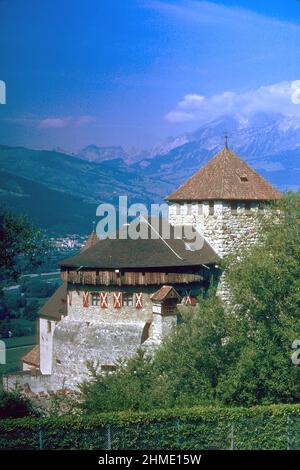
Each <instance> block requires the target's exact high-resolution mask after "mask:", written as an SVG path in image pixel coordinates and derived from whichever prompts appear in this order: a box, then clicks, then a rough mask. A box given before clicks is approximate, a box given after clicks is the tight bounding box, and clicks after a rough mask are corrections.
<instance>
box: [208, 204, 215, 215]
mask: <svg viewBox="0 0 300 470" xmlns="http://www.w3.org/2000/svg"><path fill="white" fill-rule="evenodd" d="M208 204H209V215H214V213H215V204H214V201H209V203H208Z"/></svg>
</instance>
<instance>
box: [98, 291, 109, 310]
mask: <svg viewBox="0 0 300 470" xmlns="http://www.w3.org/2000/svg"><path fill="white" fill-rule="evenodd" d="M100 306H101V308H107V307H108V292H100Z"/></svg>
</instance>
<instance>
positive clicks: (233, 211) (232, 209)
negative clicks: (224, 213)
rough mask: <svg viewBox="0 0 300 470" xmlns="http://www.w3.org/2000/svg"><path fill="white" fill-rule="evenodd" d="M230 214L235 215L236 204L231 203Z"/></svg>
mask: <svg viewBox="0 0 300 470" xmlns="http://www.w3.org/2000/svg"><path fill="white" fill-rule="evenodd" d="M231 214H232V215H237V202H236V201H231Z"/></svg>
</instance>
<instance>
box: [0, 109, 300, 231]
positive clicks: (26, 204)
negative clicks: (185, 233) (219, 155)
mask: <svg viewBox="0 0 300 470" xmlns="http://www.w3.org/2000/svg"><path fill="white" fill-rule="evenodd" d="M225 130H226V131H227V132H228V135H229V146H230V148H232V150H234V151H235V152H236V153H237V154H239V155H240V156H241V157H242V158H243V159H245V160H246V162H247V163H249V164H250V165H251V166H252V167H254V168H255V169H256V170H257V171H259V173H260V174H261V175H262V176H264V177H265V178H266V179H267V180H268V181H270V182H271V183H272V184H274V185H275V186H276V187H277V188H278V189H280V190H281V191H285V190H287V189H292V190H298V189H299V186H300V121H299V120H297V119H295V118H291V117H286V116H283V115H280V114H276V115H274V114H272V115H267V114H255V115H253V116H252V117H251V118H247V119H245V118H242V117H237V116H224V117H223V118H220V119H218V120H215V121H213V122H210V123H208V124H205V125H203V126H201V127H200V128H198V129H197V130H196V131H195V132H192V133H186V134H183V135H180V136H177V137H175V138H172V137H170V138H168V139H167V140H166V141H165V142H162V143H160V144H159V145H157V146H156V147H155V148H153V149H150V150H143V151H140V152H139V151H137V150H135V149H129V150H128V149H124V148H122V147H120V146H110V147H99V146H96V145H89V146H87V147H85V148H84V149H82V150H79V151H78V152H76V153H75V154H69V153H67V152H64V151H62V150H32V149H28V148H24V147H8V146H4V145H0V202H2V203H4V204H5V205H7V206H8V207H10V208H12V209H13V210H15V211H18V212H22V213H23V212H24V213H27V214H28V215H29V217H30V218H31V219H32V220H33V221H34V222H35V223H36V224H38V225H39V226H40V227H41V228H43V229H46V230H48V231H50V232H51V233H57V234H60V235H61V234H65V233H74V232H76V233H86V232H88V231H89V230H90V227H91V221H92V220H93V218H95V210H96V207H97V205H98V204H100V203H101V202H110V203H116V202H117V198H118V196H119V195H127V196H128V201H129V204H130V203H132V202H140V203H144V204H150V203H151V202H162V201H163V198H164V196H165V195H167V194H168V193H170V192H171V191H173V190H174V189H175V188H176V187H178V186H179V185H180V184H182V183H183V182H184V181H185V180H186V179H187V178H188V177H189V176H191V175H192V174H193V173H194V172H195V171H197V170H198V169H199V168H200V167H201V166H203V165H204V164H205V163H206V162H207V161H208V160H209V159H210V158H211V157H212V156H213V155H214V154H215V153H216V152H217V151H218V150H220V149H221V148H222V147H223V146H224V132H225Z"/></svg>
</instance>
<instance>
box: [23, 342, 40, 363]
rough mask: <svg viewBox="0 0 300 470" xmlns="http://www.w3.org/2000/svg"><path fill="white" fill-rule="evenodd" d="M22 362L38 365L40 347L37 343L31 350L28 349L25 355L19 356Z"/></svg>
mask: <svg viewBox="0 0 300 470" xmlns="http://www.w3.org/2000/svg"><path fill="white" fill-rule="evenodd" d="M21 360H22V361H23V362H26V363H27V364H30V365H31V366H35V367H40V347H39V345H37V346H35V347H34V348H33V349H32V350H31V351H29V352H28V353H27V354H25V356H23V357H22V358H21Z"/></svg>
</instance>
